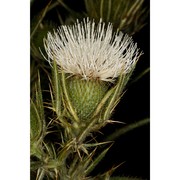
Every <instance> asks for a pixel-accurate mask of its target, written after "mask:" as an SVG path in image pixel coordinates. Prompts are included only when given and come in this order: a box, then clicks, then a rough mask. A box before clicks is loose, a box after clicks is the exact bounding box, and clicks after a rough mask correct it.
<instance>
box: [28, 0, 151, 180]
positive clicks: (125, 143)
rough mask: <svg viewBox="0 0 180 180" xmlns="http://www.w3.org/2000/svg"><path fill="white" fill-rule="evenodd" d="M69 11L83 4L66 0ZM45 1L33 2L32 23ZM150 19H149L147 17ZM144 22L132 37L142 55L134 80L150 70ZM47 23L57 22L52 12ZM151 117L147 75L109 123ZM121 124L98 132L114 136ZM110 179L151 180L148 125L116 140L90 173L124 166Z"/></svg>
mask: <svg viewBox="0 0 180 180" xmlns="http://www.w3.org/2000/svg"><path fill="white" fill-rule="evenodd" d="M65 2H66V4H68V5H69V6H70V7H71V8H72V9H74V10H75V11H78V12H83V11H84V9H85V7H84V4H83V1H82V0H66V1H65ZM47 3H48V1H47V0H38V1H37V0H35V2H34V3H33V6H31V19H32V18H33V17H34V15H35V14H37V13H38V12H39V11H40V10H42V9H43V8H44V7H45V5H47ZM145 6H147V7H150V2H149V0H145ZM61 14H63V15H64V18H65V17H66V14H67V11H66V10H65V9H64V8H61ZM149 17H150V16H149ZM149 17H148V18H147V24H146V26H145V27H144V28H143V29H141V30H140V31H139V32H137V33H136V34H135V35H133V39H134V41H135V42H137V44H138V47H139V48H140V49H141V50H142V51H143V52H144V55H143V56H141V58H140V60H139V62H138V63H137V67H136V69H135V71H134V73H133V76H132V78H131V79H133V77H136V76H137V75H138V74H140V73H141V72H142V71H143V70H145V69H147V68H148V67H149V66H150V18H149ZM46 18H47V19H48V18H49V19H53V20H54V21H57V22H58V19H57V16H56V15H55V14H53V12H49V13H47V17H46ZM148 117H150V74H149V73H147V74H146V75H144V76H143V77H142V78H141V79H139V80H138V81H137V82H136V83H133V84H131V85H130V86H128V87H127V91H126V93H125V94H124V96H123V97H122V99H121V101H120V103H119V104H118V106H117V107H116V109H115V112H114V115H113V117H112V119H114V120H117V121H123V122H125V123H126V124H130V123H133V122H137V121H139V120H142V119H144V118H148ZM123 126H124V125H122V124H112V125H107V126H106V127H105V128H103V129H102V130H101V132H102V133H104V134H105V135H108V134H111V133H113V132H114V131H115V130H117V129H119V128H121V127H123ZM103 138H104V136H103V135H99V137H98V139H99V140H103ZM124 161H125V163H124V164H122V165H121V166H120V167H119V168H118V169H117V170H116V171H115V173H114V174H113V175H121V176H122V175H125V176H136V177H142V178H143V179H147V180H148V179H150V125H149V124H148V125H145V126H143V127H140V128H137V129H135V130H133V131H131V132H128V133H127V134H124V135H123V136H121V137H119V138H118V139H116V140H115V143H114V145H113V146H112V147H111V149H110V150H109V152H108V153H107V155H106V158H105V159H104V160H103V161H102V162H101V163H100V164H99V165H98V166H97V168H96V171H94V172H93V173H98V172H103V171H104V170H108V169H109V168H111V167H112V166H113V165H118V164H120V163H122V162H124Z"/></svg>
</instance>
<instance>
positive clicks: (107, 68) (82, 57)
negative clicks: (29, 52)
mask: <svg viewBox="0 0 180 180" xmlns="http://www.w3.org/2000/svg"><path fill="white" fill-rule="evenodd" d="M44 47H45V51H46V53H47V55H48V61H49V62H50V63H52V61H53V60H55V61H56V62H57V64H58V66H59V67H60V70H61V69H63V71H64V72H66V73H70V74H73V75H80V76H81V77H82V78H83V79H90V78H99V79H100V80H102V81H110V82H112V81H113V80H114V79H115V78H117V77H118V76H119V75H120V74H123V73H129V72H130V71H131V70H132V68H133V66H134V65H135V63H136V61H137V60H138V59H139V57H140V56H141V54H142V53H140V52H139V49H138V48H137V44H134V43H133V40H132V38H131V37H129V36H128V35H124V34H123V33H122V32H116V33H114V34H113V27H112V24H110V23H109V24H108V25H107V27H105V23H103V22H102V21H101V20H100V22H99V23H98V24H97V26H96V25H95V22H94V21H90V20H89V18H86V19H83V21H82V22H79V21H78V20H77V22H76V24H74V25H73V26H60V27H59V28H58V29H57V31H54V34H52V33H50V32H49V33H48V35H47V38H44Z"/></svg>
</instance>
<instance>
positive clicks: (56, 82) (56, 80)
mask: <svg viewBox="0 0 180 180" xmlns="http://www.w3.org/2000/svg"><path fill="white" fill-rule="evenodd" d="M52 83H53V94H54V106H55V107H54V108H55V110H56V114H57V116H58V117H60V116H61V112H62V110H61V108H62V105H61V101H62V90H61V84H60V83H61V82H60V76H59V73H58V67H57V64H56V61H53V68H52Z"/></svg>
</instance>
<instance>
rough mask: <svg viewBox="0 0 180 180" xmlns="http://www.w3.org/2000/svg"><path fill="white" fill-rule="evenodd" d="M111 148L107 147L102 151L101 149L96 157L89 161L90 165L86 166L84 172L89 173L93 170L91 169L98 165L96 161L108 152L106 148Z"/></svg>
mask: <svg viewBox="0 0 180 180" xmlns="http://www.w3.org/2000/svg"><path fill="white" fill-rule="evenodd" d="M110 148H111V146H110V147H108V148H106V149H105V150H104V151H102V152H101V153H100V154H99V155H98V156H97V157H96V159H95V160H94V161H93V162H92V163H91V165H90V166H89V167H88V168H87V170H86V174H89V173H90V172H92V171H93V169H94V168H95V167H96V166H97V165H98V163H99V162H100V161H101V160H102V159H103V158H104V156H105V155H106V153H107V152H108V150H109V149H110Z"/></svg>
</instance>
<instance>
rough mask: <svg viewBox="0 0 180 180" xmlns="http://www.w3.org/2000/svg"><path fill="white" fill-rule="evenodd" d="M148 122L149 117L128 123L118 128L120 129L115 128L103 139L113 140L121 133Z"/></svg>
mask: <svg viewBox="0 0 180 180" xmlns="http://www.w3.org/2000/svg"><path fill="white" fill-rule="evenodd" d="M148 123H149V118H146V119H143V120H140V121H138V122H135V123H132V124H129V125H127V126H125V127H123V128H120V129H118V130H116V131H115V132H114V133H112V134H111V135H110V136H108V137H107V138H106V139H105V141H113V140H115V139H116V138H118V137H120V136H121V135H123V134H125V133H127V132H129V131H132V130H133V129H135V128H138V127H141V126H144V125H146V124H148Z"/></svg>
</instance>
